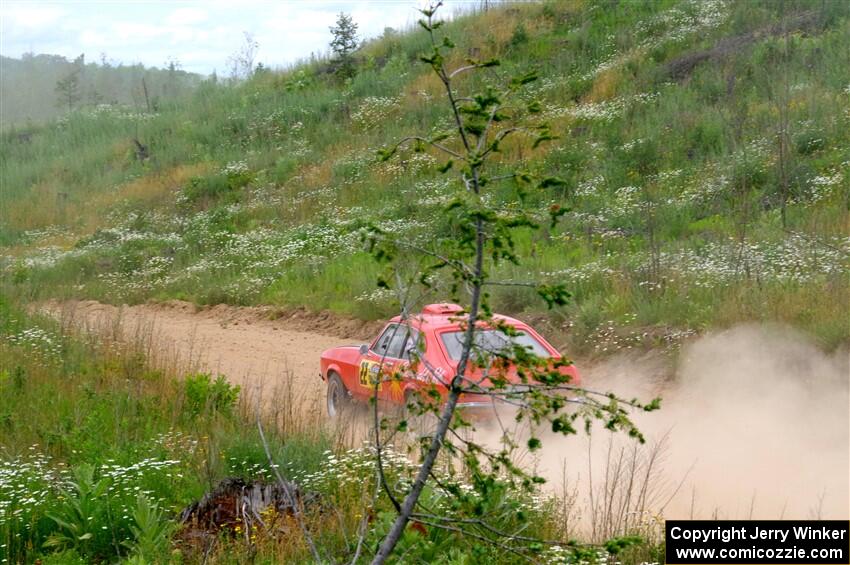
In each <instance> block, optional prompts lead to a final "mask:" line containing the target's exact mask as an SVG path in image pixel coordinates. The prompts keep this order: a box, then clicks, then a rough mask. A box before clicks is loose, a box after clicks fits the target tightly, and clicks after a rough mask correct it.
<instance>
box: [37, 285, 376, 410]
mask: <svg viewBox="0 0 850 565" xmlns="http://www.w3.org/2000/svg"><path fill="white" fill-rule="evenodd" d="M45 309H46V310H47V311H49V312H50V313H51V314H52V315H54V316H56V317H61V318H62V319H63V320H65V321H68V322H71V321H73V323H74V324H75V325H77V326H78V327H80V328H82V329H85V330H88V331H93V332H96V333H99V334H104V333H105V334H107V335H110V336H113V337H118V338H120V339H122V340H139V341H142V342H145V343H147V344H149V346H150V349H151V350H152V351H154V352H155V354H156V356H157V357H159V360H160V361H167V362H168V363H176V364H178V365H179V366H181V367H183V368H186V369H188V368H190V367H191V368H197V369H199V370H204V371H209V372H212V373H213V374H223V375H225V376H226V377H227V378H228V379H229V380H230V381H231V382H233V383H236V384H239V385H241V386H243V387H244V386H254V385H261V386H262V387H263V388H264V389H272V388H274V386H276V385H279V384H280V382H281V381H283V380H284V379H285V378H286V375H287V373H289V374H291V376H292V379H293V380H292V382H293V384H294V385H295V387H296V388H297V389H298V391H299V396H301V397H302V398H311V399H312V398H318V397H324V393H325V389H324V383H322V381H321V380H320V379H319V356H320V355H321V353H322V351H324V350H325V349H328V348H330V347H334V346H336V345H341V344H346V343H363V342H365V341H368V339H369V338H368V336H370V335H374V334H375V332H377V325H376V324H375V323H368V322H361V321H357V320H353V319H347V318H342V317H339V316H330V315H327V314H310V313H307V312H305V311H289V312H286V313H285V314H283V315H281V314H282V312H280V311H277V310H274V309H271V308H238V307H231V306H216V307H213V308H208V309H198V308H197V307H196V306H194V305H193V304H190V303H187V302H180V301H171V302H167V303H160V304H141V305H137V306H120V307H117V306H112V305H109V304H102V303H99V302H95V301H78V302H77V301H75V302H65V303H61V304H60V303H50V304H48V305H47V306H46V307H45Z"/></svg>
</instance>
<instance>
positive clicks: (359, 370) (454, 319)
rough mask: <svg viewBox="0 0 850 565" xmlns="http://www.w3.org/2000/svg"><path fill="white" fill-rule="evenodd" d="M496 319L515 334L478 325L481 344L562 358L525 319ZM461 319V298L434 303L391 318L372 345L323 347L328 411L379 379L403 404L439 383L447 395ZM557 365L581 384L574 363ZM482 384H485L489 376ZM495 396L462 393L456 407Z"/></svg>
mask: <svg viewBox="0 0 850 565" xmlns="http://www.w3.org/2000/svg"><path fill="white" fill-rule="evenodd" d="M494 319H495V320H497V321H499V322H501V323H504V324H507V325H509V326H512V327H513V328H514V329H516V330H518V332H517V335H515V336H513V337H508V336H507V335H505V333H504V332H502V331H499V330H497V329H493V328H489V327H480V328H479V329H478V330H477V331H476V343H477V345H478V346H479V347H480V348H482V349H490V350H493V349H496V350H498V349H501V348H504V347H508V346H510V345H511V343H510V342H513V344H519V345H523V346H525V347H526V348H527V349H529V350H530V352H531V353H533V354H534V355H536V356H537V357H541V358H551V359H559V358H561V354H560V353H559V352H558V350H557V349H555V348H554V347H552V345H550V344H549V343H548V342H547V341H546V340H545V339H543V337H542V336H541V335H540V334H538V333H537V332H535V331H534V330H533V329H532V328H531V327H530V326H528V325H527V324H524V323H523V322H521V321H519V320H516V319H514V318H509V317H507V316H501V315H495V316H494ZM463 320H464V314H463V309H462V308H461V307H460V306H458V305H457V304H430V305H428V306H425V307H424V308H423V309H422V312H421V313H420V314H417V315H415V316H410V317H409V319H408V320H406V321H404V320H402V318H401V317H400V316H396V317H395V318H393V319H391V320H390V321H389V322H388V323H387V325H386V326H385V327H384V329H383V330H382V331H381V333H380V334H378V337H377V338H375V340H374V341H373V342H372V343H371V344H369V345H365V344H364V345H360V346H358V345H345V346H341V347H334V348H332V349H328V350H327V351H325V352H323V353H322V358H321V369H322V372H321V377H322V380H324V381H325V382H326V383H327V385H328V397H327V402H328V414H329V415H330V416H331V417H334V416H337V415H338V414H339V413H340V410H342V409H343V408H344V407H345V406H346V405H347V404H349V403H350V402H351V401H368V400H369V398H370V397H371V396H373V395H374V394H375V386H376V385H377V387H378V400H379V401H380V402H381V403H382V404H385V405H386V404H389V405H398V406H404V405H405V404H406V403H407V401H408V399H409V398H410V396H411V395H412V394H415V393H416V391H419V390H422V389H424V388H426V387H427V388H430V387H435V388H436V390H437V391H438V392H439V393H440V395H441V397H442V398H443V399H445V398H446V397H447V395H448V389H447V385H448V384H449V383H450V382H451V379H452V377H453V376H454V374H455V371H456V369H457V364H458V360H459V358H460V354H461V351H462V349H463V331H464V330H463ZM512 333H513V332H512ZM559 370H560V371H561V372H562V373H563V374H565V375H569V377H570V381H569V382H570V384H571V385H577V384H579V374H578V372H577V371H576V369H575V367H574V366H572V365H570V366H566V367H561V368H560V369H559ZM475 373H478V374H480V373H481V370H480V369H472V368H470V369H469V370H468V371H467V376H468V377H469V376H472V375H474V374H475ZM506 376H507V378H508V379H509V380H510V381H511V382H515V383H519V382H520V381H519V378H518V377H517V376H516V374H515V371H514V372H511V371H508V373H507V374H506ZM482 386H484V387H486V386H487V381H486V379H485V380H484V381H483V383H482ZM492 398H493V397H491V396H488V395H486V394H473V393H464V394H462V395H461V397H460V399H459V401H458V408H460V409H467V408H481V407H490V406H492V405H493V400H492Z"/></svg>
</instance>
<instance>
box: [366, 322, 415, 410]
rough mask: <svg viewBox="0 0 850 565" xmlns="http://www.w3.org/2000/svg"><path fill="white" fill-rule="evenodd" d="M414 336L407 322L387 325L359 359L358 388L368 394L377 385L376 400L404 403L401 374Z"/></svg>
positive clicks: (406, 363) (405, 365)
mask: <svg viewBox="0 0 850 565" xmlns="http://www.w3.org/2000/svg"><path fill="white" fill-rule="evenodd" d="M416 339H417V332H416V330H414V329H412V328H411V327H410V326H409V325H407V324H403V323H396V322H393V323H390V324H387V326H386V327H385V328H384V331H383V332H381V335H380V336H379V337H378V339H376V340H375V341H374V342H373V343H372V345H371V347H370V348H369V351H368V353H367V354H366V355H365V356H364V357H363V358H362V360H361V361H360V368H359V372H358V377H359V378H358V380H359V384H360V386H361V387H362V389H361V390H362V391H363V392H364V393H365V394H367V395H369V396H371V395H373V394H374V392H375V386H376V385H377V387H378V398H379V399H381V400H384V401H389V402H393V403H402V402H404V383H403V379H402V378H401V377H400V375H403V374H404V372H405V368H406V367H407V365H408V363H409V358H410V351H411V350H412V349H413V348H414V347H415V344H416Z"/></svg>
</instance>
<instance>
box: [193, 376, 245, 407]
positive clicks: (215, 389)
mask: <svg viewBox="0 0 850 565" xmlns="http://www.w3.org/2000/svg"><path fill="white" fill-rule="evenodd" d="M183 387H184V390H185V393H186V407H187V409H188V412H189V414H191V415H192V416H198V415H201V414H222V415H225V416H229V415H230V414H232V412H233V408H234V406H236V402H237V401H238V400H239V386H238V385H231V384H230V383H229V382H227V379H226V378H225V377H224V375H219V376H218V377H216V378H215V379H213V378H212V375H210V374H209V373H196V374H194V375H188V376H187V377H186V379H185V380H184V382H183Z"/></svg>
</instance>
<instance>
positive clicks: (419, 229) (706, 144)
mask: <svg viewBox="0 0 850 565" xmlns="http://www.w3.org/2000/svg"><path fill="white" fill-rule="evenodd" d="M446 31H447V33H448V34H449V35H450V36H452V37H453V38H454V39H455V41H456V42H457V43H458V46H459V48H458V49H457V50H456V52H457V53H458V54H459V56H458V61H457V62H458V63H460V62H462V57H461V56H460V55H461V54H470V55H473V56H476V57H479V58H486V57H490V56H497V57H499V58H500V59H501V60H502V67H501V68H500V69H498V70H496V71H494V72H496V73H498V74H499V75H502V74H504V75H505V76H510V74H511V73H512V72H514V71H517V70H519V69H527V68H529V67H534V68H537V69H538V71H539V74H540V76H541V80H540V81H538V82H537V83H535V84H533V85H532V92H531V93H530V94H529V96H535V97H537V98H539V99H540V100H541V101H542V103H543V112H544V114H545V116H546V117H547V118H548V119H549V120H550V122H551V123H552V125H553V128H554V130H555V131H556V133H557V134H559V135H560V138H559V139H558V140H557V141H556V142H554V143H552V144H550V145H549V146H548V147H545V148H544V147H541V148H540V149H537V150H534V151H531V150H529V149H528V147H529V145H528V144H524V143H516V144H511V145H508V146H506V147H504V148H503V152H502V156H501V159H503V162H504V163H505V164H506V165H507V164H509V163H516V162H520V163H522V165H523V166H524V167H525V168H527V169H530V170H534V171H539V172H545V173H546V174H556V175H559V176H561V177H563V178H564V179H566V180H567V187H566V188H563V189H561V188H559V189H557V190H554V191H540V192H537V193H535V194H533V195H532V198H534V199H535V200H534V202H535V203H536V204H537V205H539V207H540V210H541V213H543V212H544V211H545V210H546V209H547V208H548V207H549V206H550V205H551V204H552V203H558V204H562V205H566V206H569V207H570V208H571V212H570V213H568V214H567V215H565V216H564V217H563V218H562V220H561V222H560V224H559V225H558V226H557V228H556V229H554V230H551V232H550V233H549V234H548V237H545V238H540V239H539V240H538V239H533V238H531V237H530V236H529V237H526V238H525V239H524V240H523V241H521V242H520V245H521V247H522V254H523V255H526V256H528V257H529V260H528V261H526V262H525V263H524V264H523V266H522V267H521V268H520V267H504V268H502V272H501V273H500V274H501V276H502V278H507V279H517V280H524V279H527V278H529V276H530V275H533V276H534V277H537V278H539V277H541V276H542V277H544V278H547V279H551V280H563V281H566V282H567V283H568V286H569V288H570V289H571V290H572V292H573V294H574V301H573V304H572V305H571V306H569V307H568V308H566V309H565V310H564V311H563V312H561V313H559V314H557V315H555V316H554V317H552V318H551V322H552V324H553V327H554V328H556V329H557V330H560V331H562V332H564V336H565V339H566V340H568V341H569V343H570V345H571V346H572V347H573V348H575V349H577V350H582V349H583V350H584V351H586V352H597V353H600V354H603V353H608V352H611V351H614V350H617V349H620V348H625V347H639V346H653V345H659V344H667V343H675V342H677V341H678V340H680V339H681V338H682V337H686V336H688V335H691V334H693V333H696V332H700V331H703V330H705V329H707V328H712V327H723V326H725V325H729V324H732V323H736V322H739V321H744V320H765V321H779V322H785V323H790V324H793V325H795V326H797V327H799V328H801V329H803V330H805V331H807V332H809V333H811V334H812V335H813V336H814V337H815V338H816V339H817V340H818V341H819V342H820V343H821V344H822V345H823V346H825V347H827V348H834V347H837V346H839V345H840V344H842V343H847V342H848V339H850V328H848V323H847V320H846V312H845V311H843V310H844V309H842V308H836V301H837V300H841V301H844V302H845V303H846V301H847V300H848V298H850V282H848V277H847V267H848V265H849V264H850V238H849V237H848V235H850V234H848V217H849V216H848V205H849V204H850V111H848V108H850V84H849V83H848V77H850V57H848V55H850V49H849V48H848V46H850V7H848V5H847V4H846V3H845V2H840V1H838V0H834V1H833V0H828V1H826V2H784V3H778V2H772V1H762V2H756V1H746V2H733V1H730V2H723V1H712V2H696V1H691V2H688V1H678V0H676V1H674V0H667V1H661V2H646V3H638V2H615V1H608V0H605V1H603V0H596V1H594V0H585V1H582V0H575V1H571V2H552V3H544V4H538V5H508V6H503V7H499V8H497V9H491V10H489V11H487V12H485V13H478V14H470V15H467V16H464V17H459V18H458V19H456V20H455V21H453V22H451V23H450V24H449V25H447V26H446ZM426 41H427V37H426V36H425V34H424V33H421V30H420V31H419V32H417V31H416V30H413V31H411V32H409V33H405V34H398V35H390V36H386V37H384V38H382V39H381V40H378V41H375V42H372V43H370V44H368V45H367V46H365V47H364V48H362V49H361V50H360V52H359V62H358V72H357V75H356V76H355V77H354V78H353V79H351V80H349V81H347V82H341V81H339V80H337V79H336V78H335V77H334V76H333V75H332V74H330V73H329V72H328V66H327V65H326V64H324V63H322V62H317V63H314V64H313V65H312V66H302V67H298V68H295V69H292V70H291V71H288V72H286V73H283V74H277V73H269V72H263V73H260V74H258V75H257V76H255V77H254V78H252V79H251V80H249V81H247V82H245V83H243V84H240V85H236V86H230V85H221V84H217V83H215V82H212V81H207V82H205V83H203V84H201V85H200V86H199V87H198V88H197V89H196V90H195V91H194V93H193V94H192V95H191V97H190V98H189V99H188V100H187V101H185V102H179V103H178V102H174V103H171V104H168V103H164V104H162V105H160V107H159V108H158V109H157V111H156V112H150V113H148V112H127V111H126V110H121V109H117V108H102V109H99V110H97V111H90V110H88V111H79V112H75V113H72V114H70V115H68V116H67V117H65V118H63V119H62V120H60V121H57V122H54V123H51V124H49V125H47V126H45V127H43V128H40V129H38V130H35V131H34V132H33V133H32V135H31V136H29V137H27V138H26V139H21V138H20V137H19V136H14V135H9V134H7V135H5V136H4V137H3V138H2V147H0V166H2V171H0V190H2V207H0V243H2V244H3V245H5V246H6V251H5V253H4V255H6V257H5V259H3V261H4V263H3V266H2V267H0V268H2V272H3V273H4V276H5V277H6V280H7V281H8V282H9V284H10V285H11V286H12V287H13V288H14V289H15V292H17V293H18V294H19V295H20V296H22V297H25V298H27V299H35V298H44V297H48V296H59V297H72V296H73V297H89V298H97V299H101V300H110V301H131V302H132V301H142V300H146V299H149V298H158V299H165V298H173V297H176V298H184V299H188V300H192V301H196V302H198V303H216V302H228V303H235V304H251V303H269V304H279V305H283V306H287V305H308V306H310V307H311V308H329V309H332V310H336V311H342V312H348V313H354V314H356V315H359V316H363V317H368V318H374V317H378V316H383V315H385V314H388V313H390V312H392V311H393V309H394V306H393V303H392V298H391V297H390V296H387V295H386V294H384V293H382V292H379V291H376V287H375V279H376V276H377V269H376V267H375V265H374V264H373V262H372V260H371V259H370V258H369V257H368V255H367V254H366V253H365V252H364V251H363V248H362V244H361V243H360V236H359V231H358V230H359V226H360V225H362V223H363V222H366V221H371V222H375V223H377V224H379V225H382V226H384V227H385V228H387V229H389V230H391V231H392V232H394V233H396V234H398V235H400V236H404V237H407V238H411V239H421V240H423V241H426V240H427V239H428V238H429V237H430V236H431V235H433V234H434V233H437V232H439V231H440V230H443V229H445V226H444V225H443V223H442V221H441V218H440V215H439V214H436V213H435V212H436V211H437V210H438V209H439V205H440V204H441V203H443V202H444V201H445V198H446V196H445V194H446V191H447V188H448V187H449V184H448V183H450V182H454V181H453V180H451V179H450V178H449V177H447V176H444V175H441V174H440V173H439V172H438V171H437V170H436V163H437V161H436V159H435V158H434V157H432V156H430V155H429V154H427V153H410V154H406V155H404V156H403V158H402V159H401V160H400V161H392V162H389V163H378V162H377V160H376V159H375V150H376V149H378V148H380V147H382V146H383V145H385V144H387V143H391V142H392V141H394V140H397V139H398V138H400V137H403V136H405V135H409V134H413V133H423V132H425V133H427V132H429V131H432V130H437V129H441V124H445V122H446V120H447V118H448V116H447V106H446V105H445V100H444V95H443V94H442V93H441V88H440V87H441V85H439V84H438V83H437V82H436V81H435V79H434V77H433V76H432V75H431V74H430V73H429V72H428V69H427V68H426V66H425V65H423V64H421V63H419V62H417V56H418V55H419V54H421V53H422V52H423V51H424V49H425V46H426ZM134 139H137V140H138V141H139V142H140V143H141V144H142V145H143V146H144V148H143V149H140V148H139V147H138V146H137V145H136V144H135V143H134V141H133V140H134ZM509 193H510V191H509V190H507V189H506V190H505V191H504V192H500V191H498V190H496V191H494V192H493V193H492V199H493V200H492V202H493V204H494V205H496V206H509V205H510V201H509ZM441 292H442V291H441V288H440V287H439V286H438V287H437V288H436V289H435V291H434V296H433V297H423V300H426V299H431V298H438V299H439V298H442V297H443V296H442V294H441ZM494 297H495V304H496V306H497V307H498V308H499V309H501V310H503V311H506V312H512V313H525V314H526V315H529V314H534V313H535V310H534V309H535V308H536V307H537V306H536V302H535V300H534V297H533V296H532V294H531V292H530V291H528V292H526V290H524V289H522V288H521V287H503V288H501V289H500V290H499V292H497V293H495V295H494Z"/></svg>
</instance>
